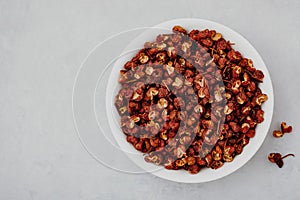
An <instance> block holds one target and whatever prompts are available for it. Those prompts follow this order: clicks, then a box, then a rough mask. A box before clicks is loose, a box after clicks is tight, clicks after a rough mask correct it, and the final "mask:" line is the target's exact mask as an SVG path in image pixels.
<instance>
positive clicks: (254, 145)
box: [106, 18, 274, 183]
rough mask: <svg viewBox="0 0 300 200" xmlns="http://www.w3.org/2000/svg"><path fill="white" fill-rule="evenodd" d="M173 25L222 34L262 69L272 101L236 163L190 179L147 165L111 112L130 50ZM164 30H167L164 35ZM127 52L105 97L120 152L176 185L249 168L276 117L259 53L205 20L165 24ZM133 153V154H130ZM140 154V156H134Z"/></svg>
mask: <svg viewBox="0 0 300 200" xmlns="http://www.w3.org/2000/svg"><path fill="white" fill-rule="evenodd" d="M174 25H180V26H182V27H184V28H185V29H187V30H188V31H190V30H192V29H198V30H201V29H206V28H207V29H214V30H216V31H217V32H220V33H221V34H222V35H223V37H224V38H225V39H226V40H230V41H231V42H233V43H235V45H234V47H233V48H234V49H235V50H237V51H239V52H241V54H242V55H243V56H244V57H246V58H251V59H252V61H253V64H254V66H255V67H256V68H257V69H260V70H262V71H263V72H264V75H265V78H264V82H263V83H261V84H260V88H261V90H262V91H263V93H266V94H267V95H268V97H269V99H268V101H267V102H265V103H264V104H263V106H262V108H263V110H264V111H265V115H264V118H265V120H264V122H263V123H261V124H259V125H258V126H257V128H256V135H255V137H254V138H252V139H250V142H249V144H248V145H247V146H246V147H245V148H244V150H243V153H242V154H241V155H238V156H236V157H235V158H234V160H233V161H232V162H230V163H225V164H224V165H223V166H222V167H221V168H219V169H217V170H213V169H203V170H201V171H200V172H199V173H198V174H195V175H191V174H189V173H188V172H187V171H185V170H177V171H176V170H166V169H164V168H163V167H158V166H155V165H153V164H151V163H147V162H145V161H144V156H143V154H142V153H139V152H137V151H136V150H135V149H134V148H133V146H132V145H131V144H129V143H128V142H127V141H126V137H125V135H124V134H123V133H122V131H121V129H120V124H119V121H118V120H116V119H119V118H120V117H119V116H118V114H117V112H116V111H115V110H114V111H113V112H112V107H114V106H113V105H112V103H111V102H114V99H115V94H116V93H115V92H113V91H117V90H118V89H120V85H119V84H118V78H119V73H118V72H119V70H120V69H121V68H122V67H123V65H124V63H125V62H126V61H127V60H129V59H130V58H131V57H133V56H134V55H135V53H136V52H135V51H134V52H133V51H132V52H131V53H130V50H136V49H137V48H139V49H141V48H143V44H144V43H145V42H146V41H153V40H155V38H156V36H157V35H158V34H159V33H170V32H171V30H172V27H173V26H174ZM162 30H165V31H163V32H162ZM124 52H129V53H127V54H126V56H122V57H120V59H119V60H117V62H116V63H115V64H114V66H113V70H112V73H111V75H110V78H109V82H108V85H107V93H106V112H107V116H108V121H109V125H110V128H111V130H112V133H114V134H113V135H114V137H115V139H116V141H117V143H118V144H119V145H120V148H121V149H123V150H124V152H126V155H127V156H128V157H129V158H130V159H131V160H132V161H133V162H134V163H135V164H136V165H138V166H139V167H140V168H142V169H144V170H145V171H147V172H150V173H152V174H154V175H155V176H158V177H160V178H163V179H167V180H171V181H175V182H184V183H201V182H208V181H212V180H216V179H219V178H222V177H224V176H226V175H229V174H231V173H233V172H234V171H236V170H237V169H239V168H240V167H242V166H243V165H244V164H246V163H247V162H248V161H249V160H250V159H251V158H252V157H253V156H254V154H255V153H256V152H257V151H258V149H259V148H260V146H261V145H262V143H263V141H264V139H265V137H266V135H267V133H268V130H269V127H270V124H271V120H272V115H273V106H274V96H273V88H272V82H271V78H270V74H269V72H268V69H267V67H266V66H265V64H264V62H263V60H262V58H261V56H260V55H259V53H258V52H257V51H256V49H255V48H254V47H253V46H252V45H251V44H250V43H249V42H248V41H247V40H246V39H245V38H244V37H242V36H241V35H240V34H238V33H237V32H235V31H233V30H232V29H230V28H228V27H226V26H224V25H221V24H218V23H216V22H212V21H208V20H203V19H190V18H186V19H175V20H171V21H166V22H163V23H161V24H158V25H156V26H155V28H154V29H151V30H149V31H145V32H144V33H143V34H141V35H140V36H139V37H137V38H136V39H135V40H134V41H132V42H131V43H130V44H129V45H128V46H127V47H126V49H125V50H124ZM130 152H131V153H130ZM132 152H137V153H132Z"/></svg>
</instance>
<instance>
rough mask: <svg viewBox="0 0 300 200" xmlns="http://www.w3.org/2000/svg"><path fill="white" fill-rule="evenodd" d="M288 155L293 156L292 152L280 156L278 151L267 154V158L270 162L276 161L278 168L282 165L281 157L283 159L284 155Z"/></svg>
mask: <svg viewBox="0 0 300 200" xmlns="http://www.w3.org/2000/svg"><path fill="white" fill-rule="evenodd" d="M289 156H293V157H295V155H294V154H291V153H290V154H287V155H285V156H281V154H280V153H270V154H269V156H268V159H269V161H270V162H271V163H276V165H277V166H278V167H279V168H282V167H283V164H284V163H283V159H285V158H286V157H289Z"/></svg>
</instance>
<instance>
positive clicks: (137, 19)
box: [0, 0, 300, 200]
mask: <svg viewBox="0 0 300 200" xmlns="http://www.w3.org/2000/svg"><path fill="white" fill-rule="evenodd" d="M299 9H300V1H297V0H290V1H282V0H274V1H270V0H266V1H260V0H253V1H235V0H230V1H229V0H228V1H217V0H211V1H199V0H197V1H196V0H195V1H192V0H187V1H179V0H172V1H159V0H154V1H146V0H132V1H121V0H119V1H116V0H111V1H99V0H94V1H93V0H77V1H74V0H65V1H60V0H48V1H43V0H36V1H35V0H30V1H29V0H28V1H24V0H0V94H1V95H0V96H1V97H0V108H1V110H0V132H1V133H0V199H5V200H10V199H25V200H26V199H64V200H66V199H72V200H75V199H91V200H95V199H144V200H146V199H190V198H191V199H232V200H234V199H274V200H275V199H283V198H284V199H289V200H290V199H295V200H296V199H299V198H300V190H299V178H300V159H299V157H300V145H299V141H300V128H299V127H300V119H299V113H300V106H299V103H298V102H299V99H300V94H299V85H300V78H299V74H300V67H299V52H300V39H299V35H300V23H299V21H300V14H299ZM182 17H195V18H203V19H210V20H213V21H216V22H219V23H222V24H224V25H227V26H229V27H231V28H233V29H234V30H237V31H238V32H240V33H241V34H242V35H243V36H245V37H246V38H247V39H248V40H249V41H250V42H251V43H252V44H253V45H254V47H255V48H256V49H257V50H258V51H259V52H260V54H261V56H262V57H263V59H264V61H265V63H266V65H267V66H268V67H269V71H270V74H271V78H272V80H273V86H274V92H275V109H274V117H273V123H272V125H271V130H273V129H274V128H276V127H277V126H278V123H279V122H280V121H281V120H286V121H288V122H289V123H291V124H293V125H294V132H293V134H291V135H288V136H286V137H284V138H281V139H274V138H272V136H271V132H270V133H269V135H268V136H267V138H266V140H265V142H264V144H263V146H262V147H261V148H260V150H259V151H258V153H257V154H256V155H255V156H254V157H253V158H252V159H251V160H250V161H249V162H248V163H247V164H246V165H245V166H244V167H242V168H241V169H239V170H238V171H237V172H235V173H233V174H231V175H229V176H227V177H225V178H223V179H220V180H218V181H213V182H209V183H205V184H181V183H174V182H169V181H166V180H162V179H160V178H157V177H154V176H153V175H151V174H143V175H129V174H123V173H119V172H116V171H113V170H111V169H108V168H106V167H103V166H102V165H100V164H99V163H97V162H96V161H95V160H94V159H93V158H92V157H91V156H90V155H88V153H87V152H86V151H85V150H84V149H83V147H82V145H81V144H80V142H79V140H78V138H77V136H76V133H75V129H74V125H73V119H72V110H71V94H72V86H73V83H74V79H75V75H76V72H77V70H78V68H79V65H80V63H81V62H82V60H83V59H84V58H85V56H86V55H87V53H88V52H89V51H90V50H91V48H92V47H94V46H95V45H96V44H98V43H99V42H100V41H102V40H104V39H105V38H107V37H108V36H109V35H111V34H115V33H118V32H120V31H122V30H126V29H130V28H135V27H141V26H152V25H155V24H158V23H160V22H162V21H165V20H169V19H173V18H182ZM271 151H279V152H282V153H288V152H294V153H295V154H296V156H297V157H296V158H294V159H293V158H289V159H287V160H286V163H285V166H284V168H283V169H279V168H277V167H276V166H273V165H271V164H270V163H268V161H267V160H266V156H267V154H268V153H269V152H271Z"/></svg>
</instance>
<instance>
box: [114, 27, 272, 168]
mask: <svg viewBox="0 0 300 200" xmlns="http://www.w3.org/2000/svg"><path fill="white" fill-rule="evenodd" d="M172 30H173V33H172V34H161V35H158V36H157V38H156V40H155V41H153V42H146V43H145V45H144V47H145V48H144V49H141V50H140V51H139V52H138V53H137V55H136V56H134V57H133V58H132V59H131V60H130V61H128V62H127V63H126V64H125V65H124V69H122V70H121V71H120V79H119V83H120V84H121V89H120V90H119V93H118V94H117V96H116V100H115V106H116V108H117V111H118V112H119V115H120V116H121V128H122V131H123V133H124V134H125V135H126V137H127V141H128V142H129V143H131V144H132V145H133V146H134V147H135V148H136V149H137V150H138V151H141V152H143V153H146V156H145V161H146V162H151V163H154V164H156V165H163V166H164V167H165V168H166V169H170V170H178V169H184V170H187V171H188V172H189V173H191V174H196V173H198V172H199V171H201V169H203V168H212V169H218V168H220V167H222V166H223V165H224V163H225V162H232V161H233V159H234V157H235V156H237V155H239V154H241V153H242V151H243V148H244V147H245V146H246V145H247V144H248V143H249V140H250V138H252V137H254V136H255V134H256V133H255V128H256V125H257V124H258V123H261V122H263V121H264V111H263V110H262V108H261V105H262V104H263V103H264V102H265V101H267V99H268V97H267V95H265V94H263V93H262V91H261V90H260V88H259V83H261V82H262V81H263V78H264V75H263V72H262V71H260V70H258V69H256V68H255V67H254V66H253V62H252V60H251V59H248V58H244V57H243V56H242V55H241V53H240V52H238V51H236V50H234V49H233V48H232V44H233V43H231V42H229V41H226V40H225V39H224V38H223V36H222V34H221V33H217V32H216V31H215V30H208V29H205V30H192V31H190V32H188V31H187V30H185V29H184V28H183V27H181V26H174V27H173V29H172Z"/></svg>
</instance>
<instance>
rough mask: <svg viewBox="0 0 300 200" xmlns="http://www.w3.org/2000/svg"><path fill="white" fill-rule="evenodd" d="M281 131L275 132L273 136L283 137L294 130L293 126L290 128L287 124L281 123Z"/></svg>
mask: <svg viewBox="0 0 300 200" xmlns="http://www.w3.org/2000/svg"><path fill="white" fill-rule="evenodd" d="M280 128H281V131H279V130H275V131H273V136H274V137H276V138H279V137H282V136H283V135H284V134H285V133H291V132H292V130H293V127H292V126H288V125H287V124H286V122H281V125H280Z"/></svg>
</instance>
